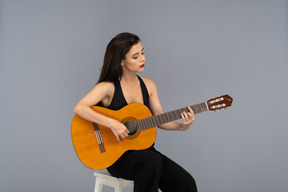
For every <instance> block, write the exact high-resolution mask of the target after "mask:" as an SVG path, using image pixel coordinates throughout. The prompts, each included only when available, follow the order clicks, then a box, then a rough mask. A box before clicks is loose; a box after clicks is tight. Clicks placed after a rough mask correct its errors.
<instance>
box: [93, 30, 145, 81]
mask: <svg viewBox="0 0 288 192" xmlns="http://www.w3.org/2000/svg"><path fill="white" fill-rule="evenodd" d="M140 41H141V40H140V38H139V37H138V36H137V35H134V34H132V33H127V32H125V33H120V34H118V35H116V36H115V37H114V38H113V39H112V40H111V41H110V42H109V44H108V45H107V48H106V52H105V56H104V62H103V66H102V70H101V74H100V77H99V80H98V83H100V82H102V81H108V82H114V83H117V82H119V81H120V79H121V77H122V66H121V61H122V60H124V59H125V56H126V54H127V53H128V52H129V50H130V49H131V47H132V46H133V45H136V44H137V43H138V42H140Z"/></svg>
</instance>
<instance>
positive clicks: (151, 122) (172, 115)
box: [135, 102, 208, 131]
mask: <svg viewBox="0 0 288 192" xmlns="http://www.w3.org/2000/svg"><path fill="white" fill-rule="evenodd" d="M190 107H191V109H192V110H193V112H194V114H197V113H201V112H204V111H207V110H208V107H207V104H206V102H203V103H199V104H196V105H192V106H190ZM184 111H185V112H188V111H189V110H188V107H184V108H181V109H177V110H174V111H169V112H166V113H162V114H160V115H155V116H152V117H148V118H144V119H140V120H137V121H136V122H135V123H136V127H137V131H143V130H145V129H149V128H152V127H156V126H157V125H161V124H164V123H168V122H170V121H175V120H178V119H181V118H182V117H181V113H182V112H184Z"/></svg>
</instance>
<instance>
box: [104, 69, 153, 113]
mask: <svg viewBox="0 0 288 192" xmlns="http://www.w3.org/2000/svg"><path fill="white" fill-rule="evenodd" d="M137 77H138V79H139V81H140V86H141V91H142V97H143V101H144V105H146V107H148V108H149V109H150V104H149V94H148V90H147V87H146V85H145V83H144V81H143V80H142V79H141V77H139V76H138V75H137ZM114 86H115V90H114V95H113V98H112V101H111V103H110V105H109V106H108V107H107V108H108V109H112V110H119V109H121V108H122V107H124V106H126V105H128V103H127V101H126V99H125V97H124V95H123V92H122V88H121V85H120V82H118V83H114Z"/></svg>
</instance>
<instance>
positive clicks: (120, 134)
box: [109, 119, 129, 143]
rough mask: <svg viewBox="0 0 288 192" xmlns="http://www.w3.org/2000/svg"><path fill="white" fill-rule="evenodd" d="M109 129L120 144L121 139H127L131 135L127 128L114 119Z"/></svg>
mask: <svg viewBox="0 0 288 192" xmlns="http://www.w3.org/2000/svg"><path fill="white" fill-rule="evenodd" d="M109 127H110V129H111V130H112V132H113V134H114V135H115V137H116V139H117V141H118V142H119V143H121V138H122V139H125V138H126V137H127V136H128V134H129V130H128V129H127V127H126V126H125V125H124V124H122V123H120V122H119V121H117V120H115V119H113V121H112V123H111V126H109Z"/></svg>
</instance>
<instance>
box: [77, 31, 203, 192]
mask: <svg viewBox="0 0 288 192" xmlns="http://www.w3.org/2000/svg"><path fill="white" fill-rule="evenodd" d="M144 67H145V54H144V48H143V46H142V44H141V41H140V39H139V37H138V36H136V35H134V34H131V33H121V34H118V35H117V36H115V37H114V38H113V39H112V40H111V41H110V43H109V44H108V46H107V49H106V53H105V57H104V63H103V67H102V71H101V74H100V78H99V82H98V84H97V85H96V86H95V87H94V88H93V89H92V90H91V91H90V92H89V93H88V94H87V95H86V96H85V97H84V98H83V99H81V100H80V101H79V103H78V104H77V105H76V106H75V109H74V112H75V113H76V114H77V115H79V116H80V117H82V118H84V119H87V120H89V121H91V122H95V123H98V124H102V125H104V126H106V127H109V128H110V129H111V131H112V132H113V133H114V135H115V139H117V140H118V142H119V143H121V140H122V139H125V138H126V137H127V136H128V133H129V131H128V129H127V128H126V127H125V125H124V124H122V123H120V122H119V121H117V120H115V119H111V118H109V117H107V116H104V115H102V114H100V113H97V112H95V111H94V110H92V109H91V106H94V105H96V104H98V105H101V106H103V107H106V108H109V109H112V110H118V109H121V108H122V107H124V106H125V105H127V104H130V103H134V102H138V103H142V104H144V105H146V106H147V107H148V108H149V109H150V110H151V112H152V114H153V115H158V114H161V113H163V110H162V107H161V104H160V101H159V98H158V93H157V88H156V85H155V83H154V81H153V80H151V79H149V78H145V77H139V76H138V75H137V73H140V72H142V71H143V70H144ZM188 109H189V111H190V112H188V113H186V112H183V113H182V114H181V116H182V123H178V122H169V123H165V124H162V125H159V126H158V127H159V128H161V129H165V130H181V131H185V130H187V129H188V128H189V127H190V125H191V124H192V122H193V121H194V113H193V111H192V109H191V108H188ZM107 170H108V171H109V172H110V173H111V175H113V176H115V177H121V178H124V179H130V180H134V192H157V191H158V188H160V189H161V190H162V191H163V192H170V191H171V192H177V191H179V192H195V191H197V188H196V183H195V181H194V179H193V177H192V176H191V175H190V174H189V173H188V172H187V171H185V170H184V169H183V168H182V167H180V166H179V165H178V164H176V163H175V162H173V161H172V160H170V159H169V158H167V157H166V156H164V155H163V154H161V153H160V152H159V151H157V150H156V149H155V148H154V145H153V146H151V147H150V148H149V149H146V150H136V151H128V152H126V153H124V154H123V155H122V156H121V157H120V158H119V159H118V160H117V161H116V162H115V163H114V164H113V165H112V166H110V167H108V168H107Z"/></svg>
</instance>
